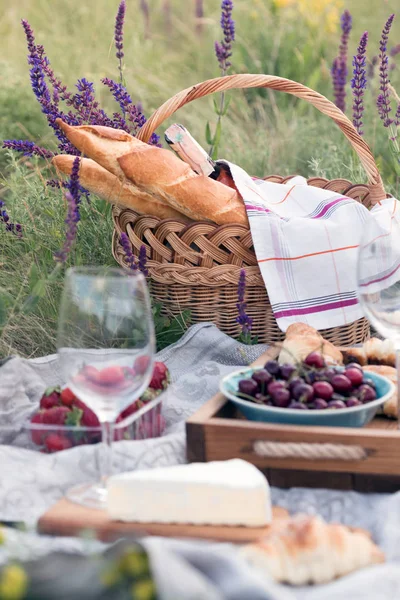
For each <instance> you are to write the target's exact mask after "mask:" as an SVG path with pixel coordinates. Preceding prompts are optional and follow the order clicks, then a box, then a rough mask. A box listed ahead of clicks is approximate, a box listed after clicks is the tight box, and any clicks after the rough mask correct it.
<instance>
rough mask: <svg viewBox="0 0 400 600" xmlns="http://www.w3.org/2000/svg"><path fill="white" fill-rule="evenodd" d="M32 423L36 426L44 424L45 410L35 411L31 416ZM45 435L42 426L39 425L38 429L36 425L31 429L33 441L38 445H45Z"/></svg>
mask: <svg viewBox="0 0 400 600" xmlns="http://www.w3.org/2000/svg"><path fill="white" fill-rule="evenodd" d="M31 423H32V424H33V425H36V426H41V425H43V411H40V412H37V413H35V414H34V415H33V416H32V417H31ZM44 435H45V432H44V431H43V428H42V427H38V428H37V429H36V427H35V428H34V429H31V437H32V442H33V443H34V444H36V445H37V446H42V445H43V443H44V439H43V436H44Z"/></svg>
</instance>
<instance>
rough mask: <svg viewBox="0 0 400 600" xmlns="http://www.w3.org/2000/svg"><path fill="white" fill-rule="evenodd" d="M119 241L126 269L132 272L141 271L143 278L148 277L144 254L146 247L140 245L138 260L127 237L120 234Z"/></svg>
mask: <svg viewBox="0 0 400 600" xmlns="http://www.w3.org/2000/svg"><path fill="white" fill-rule="evenodd" d="M119 241H120V242H121V246H122V248H123V250H124V254H125V260H126V263H127V265H128V267H129V268H130V269H131V270H132V271H137V270H139V271H141V272H142V273H143V275H144V276H145V277H147V276H148V274H149V271H148V269H147V254H146V246H145V245H144V244H142V246H140V250H139V259H137V258H136V256H135V255H134V254H133V252H132V245H131V242H130V241H129V237H128V236H127V235H126V233H121V235H120V238H119Z"/></svg>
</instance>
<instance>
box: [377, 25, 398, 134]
mask: <svg viewBox="0 0 400 600" xmlns="http://www.w3.org/2000/svg"><path fill="white" fill-rule="evenodd" d="M393 19H394V15H390V17H389V18H388V20H387V21H386V24H385V27H384V28H383V31H382V36H381V40H380V42H379V50H380V52H379V81H380V86H379V89H380V92H381V93H380V94H379V96H378V98H377V100H376V106H377V108H378V114H379V116H380V118H381V120H382V121H383V125H384V127H390V126H391V125H392V123H393V120H392V119H391V118H390V112H391V110H392V108H391V106H390V95H389V83H390V82H389V69H388V64H389V57H388V53H387V43H388V39H389V33H390V29H391V27H392V23H393Z"/></svg>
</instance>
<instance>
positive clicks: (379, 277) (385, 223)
mask: <svg viewBox="0 0 400 600" xmlns="http://www.w3.org/2000/svg"><path fill="white" fill-rule="evenodd" d="M398 206H399V203H398V201H397V200H394V199H390V200H385V201H383V202H382V205H381V206H377V207H375V208H374V209H373V210H372V211H371V213H370V215H369V217H368V219H367V221H366V223H365V226H364V229H363V235H362V239H361V242H360V247H359V251H358V261H357V288H358V298H359V302H360V304H361V306H362V308H363V310H364V313H365V316H366V317H367V318H368V319H369V321H370V323H371V324H372V326H373V327H374V328H375V329H376V331H377V332H378V333H380V334H381V335H382V336H383V337H384V338H387V339H389V340H391V341H392V342H393V344H394V347H395V350H396V364H397V381H398V391H399V398H400V208H398ZM399 425H400V424H399Z"/></svg>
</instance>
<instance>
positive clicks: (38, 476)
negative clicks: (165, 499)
mask: <svg viewBox="0 0 400 600" xmlns="http://www.w3.org/2000/svg"><path fill="white" fill-rule="evenodd" d="M265 350H266V346H263V345H256V346H243V345H242V344H240V343H239V342H237V341H235V340H233V339H232V338H229V337H228V336H226V335H225V334H223V333H222V332H221V331H219V330H218V329H217V328H216V327H215V326H212V325H210V324H204V323H203V324H198V325H195V326H193V327H191V328H190V329H189V330H188V332H187V333H186V334H185V335H184V336H183V338H182V339H181V340H179V342H177V343H176V344H174V345H172V346H170V347H168V348H166V349H165V350H163V351H162V352H161V353H160V354H159V355H158V359H159V360H163V361H165V362H166V363H167V365H168V368H169V369H170V371H171V375H172V384H171V386H170V387H169V388H168V390H167V391H166V392H165V394H164V395H163V415H164V417H165V419H166V422H167V430H166V432H165V435H163V437H161V438H158V439H154V440H146V441H139V442H135V441H121V442H117V443H116V444H115V452H114V469H115V471H116V472H117V471H126V470H134V469H144V468H154V467H158V466H166V465H173V464H178V463H183V462H185V460H186V456H185V419H187V418H188V417H189V416H190V415H191V414H193V413H194V412H195V411H196V410H198V408H199V407H200V406H201V405H203V404H204V403H205V402H206V401H207V400H208V399H209V398H210V397H211V396H212V395H213V394H215V393H216V391H217V389H218V384H219V381H220V379H221V377H223V376H224V375H226V374H228V373H230V372H232V371H233V370H236V369H237V368H239V367H240V366H244V365H246V364H249V363H251V362H253V361H254V360H255V359H256V357H257V356H259V355H260V354H261V353H262V352H263V351H265ZM0 379H1V385H0V433H1V430H2V426H3V430H4V431H3V434H4V433H6V431H8V435H7V436H6V437H4V436H3V439H1V440H0V465H1V477H0V520H25V521H27V522H30V523H33V522H35V520H36V519H37V518H38V517H39V516H40V514H41V513H43V512H44V511H45V510H46V509H47V508H48V507H50V506H51V505H52V504H53V503H54V502H56V501H57V500H58V499H59V498H60V497H61V496H62V495H63V494H64V493H65V491H66V489H68V487H70V486H71V485H73V484H77V483H83V482H85V481H88V480H93V479H95V478H96V477H98V468H97V462H96V459H97V458H98V457H100V456H101V454H100V452H99V451H100V450H101V447H100V446H99V445H88V446H79V447H76V448H72V449H70V450H64V451H63V452H58V453H56V454H41V453H40V452H37V451H33V450H28V449H26V448H21V447H18V445H16V439H15V438H16V433H17V432H18V423H20V422H21V419H22V418H25V416H26V414H29V412H32V411H33V410H35V408H36V407H37V404H38V401H39V398H40V396H41V394H42V392H43V390H44V389H45V387H47V386H49V385H55V384H56V383H58V382H60V381H61V373H60V370H59V364H58V360H57V356H55V355H54V356H48V357H43V358H39V359H33V360H23V359H18V358H15V359H12V360H10V361H8V362H7V363H6V364H5V365H4V366H1V367H0ZM272 500H273V503H274V504H276V505H279V506H282V507H284V508H287V509H288V510H289V511H290V512H291V513H298V512H303V513H308V514H320V515H321V516H322V517H323V518H324V519H326V520H327V521H330V522H332V521H333V522H341V523H343V524H346V525H351V526H355V527H364V528H366V529H368V530H369V531H370V532H371V534H372V535H373V538H374V539H375V541H376V542H377V543H378V544H379V546H380V547H381V548H382V549H383V550H384V552H385V553H386V556H387V560H388V562H387V563H386V564H383V565H378V566H375V567H371V568H368V569H362V570H360V571H358V572H356V573H354V574H351V575H349V576H347V577H343V578H341V579H339V580H338V581H336V582H333V583H331V584H328V585H321V586H315V587H302V588H289V587H287V586H281V585H279V586H277V585H274V584H273V583H272V582H271V581H269V580H264V579H263V580H262V581H260V579H259V577H258V573H253V572H252V573H250V572H249V570H248V569H246V567H245V564H244V563H243V561H241V560H239V557H238V556H236V553H237V551H234V549H230V550H229V552H228V550H227V547H226V545H225V544H221V545H219V544H217V545H215V544H207V545H206V546H204V544H203V543H201V542H184V541H178V540H167V539H157V538H154V539H153V538H147V539H146V541H145V544H146V546H147V549H148V551H149V553H150V558H151V564H152V570H153V574H154V577H155V580H156V582H157V588H158V597H159V600H337V599H338V598H344V599H346V600H388V599H390V600H395V599H396V600H397V599H398V598H400V568H399V567H400V492H397V493H396V494H360V493H357V492H350V491H349V492H346V491H338V490H326V489H305V488H292V489H290V490H282V489H279V488H275V487H273V488H272ZM6 537H7V539H6V543H5V544H4V545H3V546H0V566H1V564H2V563H3V562H4V561H5V560H7V559H10V558H14V559H20V560H24V559H25V560H26V559H29V558H33V557H40V556H44V555H46V554H48V553H54V552H56V551H59V550H64V551H66V552H90V551H94V550H98V549H99V548H98V544H95V548H94V547H93V545H92V543H89V542H90V540H87V539H83V538H81V539H79V538H73V539H72V538H48V537H46V536H38V535H35V534H34V533H20V532H13V531H10V532H8V533H7V536H6ZM57 597H59V598H60V600H64V599H65V598H68V600H76V598H78V600H81V599H82V598H83V597H85V598H86V594H84V595H82V594H81V595H78V596H76V595H75V596H65V595H64V596H63V595H61V594H59V595H58V596H57ZM90 597H91V598H92V597H93V596H90Z"/></svg>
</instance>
